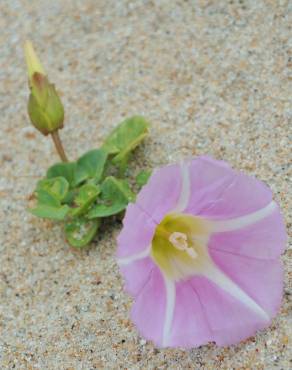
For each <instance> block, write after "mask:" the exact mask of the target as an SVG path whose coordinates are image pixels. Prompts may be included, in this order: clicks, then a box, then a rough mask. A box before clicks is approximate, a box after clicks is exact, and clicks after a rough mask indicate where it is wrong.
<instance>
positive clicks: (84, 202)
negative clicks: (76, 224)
mask: <svg viewBox="0 0 292 370" xmlns="http://www.w3.org/2000/svg"><path fill="white" fill-rule="evenodd" d="M99 193H100V187H99V186H97V185H94V184H85V185H83V186H82V187H81V188H80V189H79V192H78V193H77V196H76V197H75V199H74V204H75V208H72V209H71V210H70V216H71V217H76V216H81V215H83V214H84V213H86V212H87V210H88V209H89V208H90V207H91V205H92V204H93V203H94V202H95V200H96V199H97V197H98V194H99Z"/></svg>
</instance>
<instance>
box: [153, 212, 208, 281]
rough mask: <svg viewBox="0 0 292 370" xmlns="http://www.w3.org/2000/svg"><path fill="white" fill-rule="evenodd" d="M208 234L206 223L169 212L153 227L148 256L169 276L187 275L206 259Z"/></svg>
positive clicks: (180, 277) (184, 276)
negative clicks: (149, 254) (153, 231)
mask: <svg viewBox="0 0 292 370" xmlns="http://www.w3.org/2000/svg"><path fill="white" fill-rule="evenodd" d="M208 235H209V233H208V230H207V225H206V223H205V222H204V220H202V219H200V218H199V217H194V216H191V215H188V214H180V213H170V214H168V215H166V216H165V217H164V219H163V220H162V221H161V223H160V224H159V225H158V226H157V227H156V230H155V234H154V237H153V240H152V248H151V256H152V258H153V260H154V262H155V263H156V264H157V265H158V267H159V268H160V269H161V270H162V272H163V273H164V274H166V275H167V276H168V277H169V278H172V279H174V280H181V279H184V278H187V277H189V276H191V275H193V274H194V271H199V270H200V269H201V268H202V266H203V264H204V261H205V260H206V257H207V248H206V244H207V240H208Z"/></svg>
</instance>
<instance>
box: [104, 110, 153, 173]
mask: <svg viewBox="0 0 292 370" xmlns="http://www.w3.org/2000/svg"><path fill="white" fill-rule="evenodd" d="M148 131H149V123H148V122H147V121H146V120H145V119H144V118H143V117H140V116H134V117H131V118H128V119H126V120H125V121H123V122H122V123H121V124H120V125H119V126H118V127H117V128H115V129H114V130H113V132H112V133H111V134H110V135H109V136H108V137H107V138H106V140H105V142H104V145H103V148H104V150H106V152H107V153H108V154H109V155H112V156H113V158H112V163H113V164H115V165H117V166H119V167H120V168H121V169H122V170H124V169H125V167H126V166H127V162H128V159H129V156H130V153H131V152H132V151H133V150H134V149H135V148H136V147H137V146H138V145H139V144H140V142H141V141H142V140H143V139H144V138H145V136H147V134H148Z"/></svg>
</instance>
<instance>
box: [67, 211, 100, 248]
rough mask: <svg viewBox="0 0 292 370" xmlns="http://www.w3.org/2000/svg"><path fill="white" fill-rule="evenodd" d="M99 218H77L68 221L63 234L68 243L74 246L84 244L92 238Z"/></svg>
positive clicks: (82, 245) (80, 246)
mask: <svg viewBox="0 0 292 370" xmlns="http://www.w3.org/2000/svg"><path fill="white" fill-rule="evenodd" d="M99 225H100V220H98V219H96V220H90V221H89V220H86V219H84V218H78V219H75V220H72V221H70V222H69V223H67V224H66V225H65V235H66V239H67V240H68V243H69V244H70V245H72V247H75V248H82V247H84V246H86V245H87V244H88V243H90V242H91V240H92V239H93V238H94V236H95V234H96V232H97V229H98V227H99Z"/></svg>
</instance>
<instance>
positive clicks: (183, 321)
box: [165, 281, 212, 348]
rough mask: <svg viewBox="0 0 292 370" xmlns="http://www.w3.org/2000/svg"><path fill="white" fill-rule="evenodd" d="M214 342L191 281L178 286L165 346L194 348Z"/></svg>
mask: <svg viewBox="0 0 292 370" xmlns="http://www.w3.org/2000/svg"><path fill="white" fill-rule="evenodd" d="M211 340H212V336H211V332H210V329H209V326H208V321H207V320H206V315H205V312H204V310H203V307H202V305H201V302H200V298H199V296H198V294H197V293H196V291H195V290H194V289H193V287H192V286H191V284H190V282H189V281H183V282H180V283H177V284H176V305H175V309H174V315H173V322H172V325H171V330H170V333H169V338H168V340H167V341H165V346H171V347H183V348H192V347H197V346H200V345H202V344H204V343H207V342H208V341H211Z"/></svg>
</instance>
